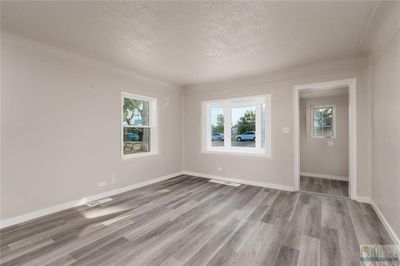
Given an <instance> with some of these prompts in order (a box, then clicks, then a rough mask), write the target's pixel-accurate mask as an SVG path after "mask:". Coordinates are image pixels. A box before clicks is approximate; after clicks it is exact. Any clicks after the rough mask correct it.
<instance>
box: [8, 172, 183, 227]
mask: <svg viewBox="0 0 400 266" xmlns="http://www.w3.org/2000/svg"><path fill="white" fill-rule="evenodd" d="M182 174H183V172H177V173H172V174H169V175H165V176H161V177H157V178H153V179H150V180H147V181H144V182H141V183H138V184H134V185H131V186H127V187H122V188H117V189H113V190H110V191H107V192H104V193H100V194H96V195H92V196H88V197H85V198H82V199H79V200H74V201H71V202H67V203H63V204H60V205H56V206H52V207H49V208H45V209H41V210H37V211H34V212H30V213H26V214H22V215H19V216H16V217H12V218H9V219H5V220H1V221H0V228H5V227H9V226H12V225H15V224H19V223H22V222H26V221H29V220H33V219H36V218H39V217H41V216H45V215H48V214H52V213H55V212H59V211H63V210H66V209H69V208H73V207H77V206H81V205H84V204H86V203H88V202H91V201H95V200H98V199H102V198H106V197H110V196H112V195H116V194H120V193H123V192H126V191H129V190H133V189H136V188H140V187H144V186H147V185H151V184H154V183H157V182H160V181H164V180H167V179H170V178H173V177H176V176H179V175H182Z"/></svg>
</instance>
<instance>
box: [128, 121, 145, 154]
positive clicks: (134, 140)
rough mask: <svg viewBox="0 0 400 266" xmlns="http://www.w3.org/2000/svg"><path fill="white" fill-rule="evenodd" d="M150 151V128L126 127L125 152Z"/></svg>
mask: <svg viewBox="0 0 400 266" xmlns="http://www.w3.org/2000/svg"><path fill="white" fill-rule="evenodd" d="M139 152H150V128H140V127H124V154H125V155H126V154H132V153H139Z"/></svg>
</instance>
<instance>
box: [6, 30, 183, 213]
mask: <svg viewBox="0 0 400 266" xmlns="http://www.w3.org/2000/svg"><path fill="white" fill-rule="evenodd" d="M1 44H2V48H1V56H2V58H1V68H2V80H1V90H2V91H1V92H2V101H1V119H2V124H1V126H2V127H1V142H2V149H1V156H2V170H1V183H2V188H1V219H7V218H10V217H14V216H17V215H21V214H25V213H28V212H31V211H36V210H39V209H42V208H47V207H50V206H53V205H57V204H62V203H66V202H69V201H73V200H77V199H80V198H82V197H86V196H90V195H93V194H97V193H101V192H105V191H108V190H112V189H116V188H120V187H124V186H128V185H133V184H136V183H139V182H143V181H146V180H149V179H152V178H156V177H160V176H164V175H167V174H171V173H174V172H179V171H181V170H182V138H183V137H182V119H183V118H182V92H181V89H180V88H177V87H174V86H172V85H169V84H164V83H161V82H157V81H154V80H150V79H148V78H144V77H141V76H139V75H135V74H133V73H130V72H126V71H124V70H121V69H115V68H111V67H108V66H106V65H103V64H101V63H99V62H95V61H91V60H88V59H84V58H81V57H78V56H75V55H71V54H68V53H66V52H63V51H61V50H58V49H55V48H52V47H49V46H46V45H43V44H40V43H37V42H33V41H28V40H25V39H22V38H19V37H16V36H13V35H11V34H6V33H4V32H2V43H1ZM122 90H124V91H128V92H132V93H137V94H142V95H146V96H151V97H156V98H157V99H158V108H159V135H160V147H159V153H160V154H159V155H158V156H154V157H146V158H139V159H129V160H123V159H122V158H121V133H120V132H121V131H120V130H121V129H120V112H121V109H120V108H121V107H120V104H121V102H120V97H121V94H120V93H121V91H122ZM101 181H106V182H107V186H106V187H104V188H98V186H97V184H98V182H101Z"/></svg>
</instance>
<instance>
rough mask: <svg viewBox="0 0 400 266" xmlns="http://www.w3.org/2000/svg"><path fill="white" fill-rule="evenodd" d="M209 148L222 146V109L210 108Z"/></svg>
mask: <svg viewBox="0 0 400 266" xmlns="http://www.w3.org/2000/svg"><path fill="white" fill-rule="evenodd" d="M210 113H211V146H224V140H225V139H224V108H222V107H212V108H211V112H210Z"/></svg>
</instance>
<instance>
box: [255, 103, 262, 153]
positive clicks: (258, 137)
mask: <svg viewBox="0 0 400 266" xmlns="http://www.w3.org/2000/svg"><path fill="white" fill-rule="evenodd" d="M256 149H257V150H260V149H261V105H260V104H257V105H256Z"/></svg>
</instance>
